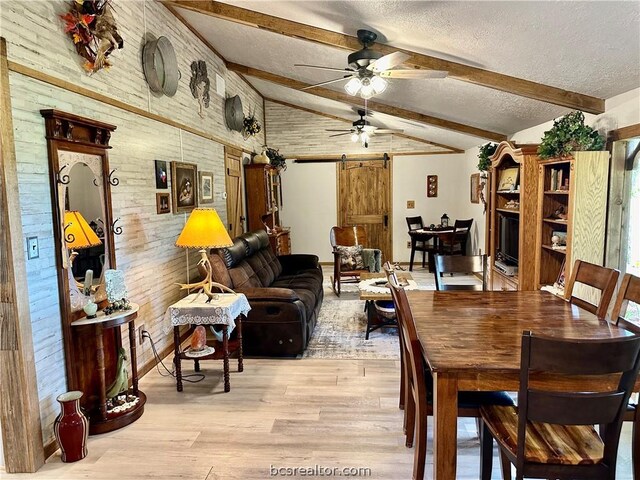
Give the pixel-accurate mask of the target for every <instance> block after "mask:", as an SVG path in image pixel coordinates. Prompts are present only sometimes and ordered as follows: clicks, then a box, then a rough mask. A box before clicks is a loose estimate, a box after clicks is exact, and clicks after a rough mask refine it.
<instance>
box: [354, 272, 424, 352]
mask: <svg viewBox="0 0 640 480" xmlns="http://www.w3.org/2000/svg"><path fill="white" fill-rule="evenodd" d="M396 274H397V276H398V280H399V281H401V282H402V281H403V280H413V277H412V276H411V274H410V273H406V272H396ZM370 279H380V280H386V279H387V277H386V275H385V274H384V273H383V272H375V273H373V272H372V273H370V272H365V273H361V274H360V281H361V282H362V281H363V280H370ZM360 285H361V284H358V290H360V300H364V301H365V304H364V311H365V312H366V314H367V332H366V334H365V339H366V340H369V334H370V333H371V332H373V331H375V330H378V329H379V328H382V327H395V328H398V322H397V321H396V319H394V318H393V319H389V318H381V317H380V316H379V315H378V312H377V311H376V306H375V305H374V302H375V301H376V300H392V298H391V291H390V290H389V289H388V288H387V289H385V292H369V291H366V290H364V289H362V288H361V286H360Z"/></svg>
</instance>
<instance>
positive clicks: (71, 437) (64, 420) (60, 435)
mask: <svg viewBox="0 0 640 480" xmlns="http://www.w3.org/2000/svg"><path fill="white" fill-rule="evenodd" d="M80 398H82V392H79V391H73V392H67V393H63V394H62V395H60V396H58V398H57V400H58V402H60V407H61V412H60V415H58V417H57V418H56V420H55V422H54V424H53V431H54V433H55V435H56V440H58V445H60V451H61V452H62V461H63V462H77V461H78V460H82V459H83V458H84V457H86V456H87V437H88V436H89V420H87V417H85V415H84V414H83V413H82V411H81V410H80Z"/></svg>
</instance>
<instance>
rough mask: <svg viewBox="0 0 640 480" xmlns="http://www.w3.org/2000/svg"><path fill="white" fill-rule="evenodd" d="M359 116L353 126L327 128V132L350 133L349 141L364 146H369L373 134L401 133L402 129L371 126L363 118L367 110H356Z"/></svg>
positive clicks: (340, 134)
mask: <svg viewBox="0 0 640 480" xmlns="http://www.w3.org/2000/svg"><path fill="white" fill-rule="evenodd" d="M357 112H358V115H360V118H359V119H358V120H356V121H355V122H353V123H352V125H353V128H342V129H334V128H330V129H327V132H341V133H336V134H334V135H329V137H341V136H343V135H351V141H353V142H357V141H360V143H362V146H363V147H364V148H369V140H370V139H371V137H372V136H373V135H389V134H392V133H402V132H403V131H404V130H394V129H391V128H379V127H376V126H373V125H371V124H370V123H369V121H368V120H366V119H365V117H366V115H367V112H366V111H365V110H357Z"/></svg>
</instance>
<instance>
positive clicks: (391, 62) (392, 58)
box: [367, 52, 411, 73]
mask: <svg viewBox="0 0 640 480" xmlns="http://www.w3.org/2000/svg"><path fill="white" fill-rule="evenodd" d="M410 58H411V55H407V54H406V53H402V52H393V53H390V54H389V55H385V56H384V57H380V58H379V59H378V60H376V61H375V62H373V63H370V64H369V66H368V67H367V70H371V71H373V72H376V73H379V72H383V71H385V70H389V69H390V68H393V67H395V66H396V65H400V64H401V63H403V62H406V61H407V60H409V59H410Z"/></svg>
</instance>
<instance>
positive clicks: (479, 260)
mask: <svg viewBox="0 0 640 480" xmlns="http://www.w3.org/2000/svg"><path fill="white" fill-rule="evenodd" d="M434 260H435V264H436V268H435V272H434V275H435V278H436V290H440V291H442V290H480V291H486V290H487V256H486V255H468V256H456V255H435V256H434ZM445 273H450V274H454V273H458V274H464V275H469V274H471V275H474V274H480V275H481V277H480V278H481V280H482V283H481V284H477V283H476V284H465V285H452V284H446V283H443V282H442V276H443V275H444V274H445Z"/></svg>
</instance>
